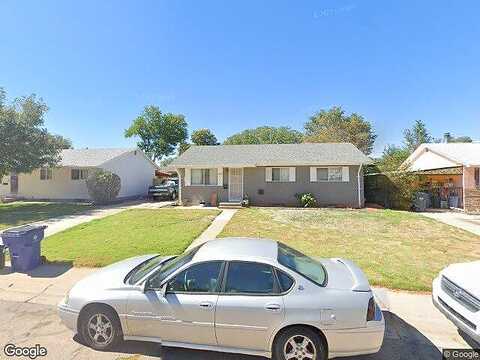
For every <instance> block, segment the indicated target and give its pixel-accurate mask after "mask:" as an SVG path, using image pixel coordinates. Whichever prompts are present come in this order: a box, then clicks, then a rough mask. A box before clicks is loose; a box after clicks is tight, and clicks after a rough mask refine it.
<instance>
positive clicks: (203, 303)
mask: <svg viewBox="0 0 480 360" xmlns="http://www.w3.org/2000/svg"><path fill="white" fill-rule="evenodd" d="M200 307H202V308H204V309H211V308H212V307H213V303H211V302H209V301H205V302H201V303H200Z"/></svg>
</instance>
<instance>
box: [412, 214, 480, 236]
mask: <svg viewBox="0 0 480 360" xmlns="http://www.w3.org/2000/svg"><path fill="white" fill-rule="evenodd" d="M421 215H423V216H426V217H429V218H430V219H434V220H437V221H440V222H443V223H445V224H448V225H452V226H455V227H457V228H460V229H463V230H466V231H470V232H471V233H474V234H476V235H480V215H469V214H465V213H462V212H456V211H426V212H423V213H421Z"/></svg>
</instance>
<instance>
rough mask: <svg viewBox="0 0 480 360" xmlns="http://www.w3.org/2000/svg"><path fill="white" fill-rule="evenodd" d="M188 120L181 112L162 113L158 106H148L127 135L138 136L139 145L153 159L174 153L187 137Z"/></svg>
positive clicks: (159, 158)
mask: <svg viewBox="0 0 480 360" xmlns="http://www.w3.org/2000/svg"><path fill="white" fill-rule="evenodd" d="M187 136H188V132H187V122H186V121H185V117H184V116H183V115H180V114H171V113H166V114H164V113H162V112H161V111H160V109H159V108H158V107H157V106H146V107H145V109H144V110H143V112H142V114H141V115H140V116H138V117H137V118H136V119H135V120H134V121H133V123H132V125H131V126H130V127H129V128H128V129H126V130H125V137H127V138H130V137H138V138H139V139H140V141H139V142H138V143H137V145H138V147H139V148H140V149H142V150H143V151H144V152H145V153H146V154H148V156H150V157H151V158H152V160H153V161H155V160H161V159H162V158H163V157H165V156H169V155H172V154H173V152H174V151H175V149H176V147H177V146H178V145H179V144H180V143H182V142H185V140H186V139H187Z"/></svg>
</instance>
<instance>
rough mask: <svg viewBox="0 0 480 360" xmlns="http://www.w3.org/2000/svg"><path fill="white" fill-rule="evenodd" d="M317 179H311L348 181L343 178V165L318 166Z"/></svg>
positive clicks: (316, 169)
mask: <svg viewBox="0 0 480 360" xmlns="http://www.w3.org/2000/svg"><path fill="white" fill-rule="evenodd" d="M315 171H316V179H315V180H312V179H311V181H327V182H341V181H348V180H345V179H344V178H343V167H342V166H329V167H317V168H315Z"/></svg>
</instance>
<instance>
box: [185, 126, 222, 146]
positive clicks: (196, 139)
mask: <svg viewBox="0 0 480 360" xmlns="http://www.w3.org/2000/svg"><path fill="white" fill-rule="evenodd" d="M190 140H192V143H193V144H195V145H217V144H218V140H217V138H216V136H215V135H214V134H213V132H212V131H211V130H210V129H198V130H195V131H194V132H192V135H191V136H190Z"/></svg>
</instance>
